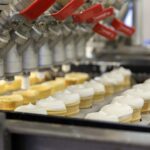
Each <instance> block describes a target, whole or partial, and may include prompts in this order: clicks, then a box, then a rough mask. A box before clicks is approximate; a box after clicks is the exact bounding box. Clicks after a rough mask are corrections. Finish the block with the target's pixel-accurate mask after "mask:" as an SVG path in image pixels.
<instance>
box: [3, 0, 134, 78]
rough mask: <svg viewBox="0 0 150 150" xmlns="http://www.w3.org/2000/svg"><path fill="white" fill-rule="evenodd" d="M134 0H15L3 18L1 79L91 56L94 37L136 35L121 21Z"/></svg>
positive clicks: (108, 37)
mask: <svg viewBox="0 0 150 150" xmlns="http://www.w3.org/2000/svg"><path fill="white" fill-rule="evenodd" d="M127 7H128V1H125V0H122V1H118V2H117V1H116V0H113V1H111V2H110V1H107V0H105V1H99V0H95V1H93V0H70V1H69V0H66V1H65V0H45V1H43V0H12V1H11V2H10V3H9V5H8V7H7V9H5V10H2V11H1V16H0V32H1V33H0V78H5V79H7V80H10V81H11V80H13V79H14V76H15V75H18V74H22V75H24V76H26V77H28V76H29V75H30V72H32V71H35V70H39V71H41V72H42V71H44V70H49V69H51V68H52V66H54V65H57V64H64V63H68V62H74V61H80V60H84V59H85V58H86V48H87V43H88V41H89V40H90V39H91V38H92V37H93V36H94V35H95V33H97V34H98V35H100V36H101V38H100V40H105V41H106V40H111V41H112V40H116V39H117V38H118V36H119V35H120V33H122V34H123V35H125V36H132V34H133V33H134V32H135V29H134V28H133V27H128V26H126V25H125V24H124V23H123V22H122V21H121V20H119V19H120V18H121V16H122V11H123V10H125V8H127Z"/></svg>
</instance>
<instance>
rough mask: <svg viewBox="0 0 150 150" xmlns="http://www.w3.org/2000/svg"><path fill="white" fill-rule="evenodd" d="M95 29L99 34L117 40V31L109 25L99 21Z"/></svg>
mask: <svg viewBox="0 0 150 150" xmlns="http://www.w3.org/2000/svg"><path fill="white" fill-rule="evenodd" d="M93 31H94V32H96V33H98V34H99V35H101V36H103V37H105V38H106V39H108V40H115V39H116V37H117V32H116V31H115V30H114V29H112V28H109V27H107V26H105V25H102V24H99V23H97V24H96V25H95V26H94V28H93Z"/></svg>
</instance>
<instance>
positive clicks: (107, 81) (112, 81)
mask: <svg viewBox="0 0 150 150" xmlns="http://www.w3.org/2000/svg"><path fill="white" fill-rule="evenodd" d="M95 80H96V81H98V82H100V83H103V84H104V85H106V84H112V85H117V84H118V82H117V81H116V80H115V79H113V78H112V77H111V78H110V77H109V76H108V75H107V76H106V75H103V76H101V77H98V78H95Z"/></svg>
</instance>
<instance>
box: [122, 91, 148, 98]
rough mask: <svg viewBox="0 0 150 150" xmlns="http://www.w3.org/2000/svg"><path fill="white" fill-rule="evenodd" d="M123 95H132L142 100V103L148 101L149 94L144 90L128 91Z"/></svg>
mask: <svg viewBox="0 0 150 150" xmlns="http://www.w3.org/2000/svg"><path fill="white" fill-rule="evenodd" d="M123 95H133V96H137V97H141V98H143V99H144V101H150V92H149V90H145V89H130V90H127V91H125V92H124V93H123Z"/></svg>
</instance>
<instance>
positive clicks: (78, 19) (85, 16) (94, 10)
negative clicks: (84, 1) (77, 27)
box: [72, 4, 103, 23]
mask: <svg viewBox="0 0 150 150" xmlns="http://www.w3.org/2000/svg"><path fill="white" fill-rule="evenodd" d="M102 10H103V6H102V5H101V4H95V5H93V6H91V7H89V8H88V9H86V10H84V11H82V12H80V13H78V14H73V15H72V17H73V21H74V22H75V23H83V22H86V21H88V20H89V19H91V18H93V17H96V16H97V14H98V13H99V12H101V11H102Z"/></svg>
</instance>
